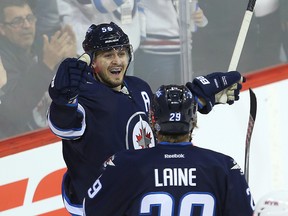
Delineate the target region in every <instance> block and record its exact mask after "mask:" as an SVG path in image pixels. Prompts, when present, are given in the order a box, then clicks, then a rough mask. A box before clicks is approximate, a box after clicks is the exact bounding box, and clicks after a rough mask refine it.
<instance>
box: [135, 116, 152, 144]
mask: <svg viewBox="0 0 288 216" xmlns="http://www.w3.org/2000/svg"><path fill="white" fill-rule="evenodd" d="M145 123H146V122H144V121H143V120H142V118H141V116H140V121H139V124H140V128H139V134H138V135H136V141H137V143H138V144H139V146H140V148H148V147H149V145H150V144H151V139H152V131H151V130H149V129H150V127H147V125H145Z"/></svg>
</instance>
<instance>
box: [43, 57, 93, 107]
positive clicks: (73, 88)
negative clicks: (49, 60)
mask: <svg viewBox="0 0 288 216" xmlns="http://www.w3.org/2000/svg"><path fill="white" fill-rule="evenodd" d="M92 73H93V72H92V69H91V68H90V67H88V66H87V63H86V62H84V61H81V60H78V59H76V58H67V59H65V60H64V61H63V62H62V63H61V64H60V66H59V67H58V70H57V73H56V75H55V76H54V78H53V80H52V82H51V83H50V86H49V94H50V97H51V99H52V100H53V102H55V103H56V104H58V105H77V96H78V94H79V92H80V87H81V85H82V84H85V83H86V82H87V81H88V80H89V79H91V78H92Z"/></svg>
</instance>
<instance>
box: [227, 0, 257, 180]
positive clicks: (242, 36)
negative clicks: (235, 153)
mask: <svg viewBox="0 0 288 216" xmlns="http://www.w3.org/2000/svg"><path fill="white" fill-rule="evenodd" d="M255 4H256V0H249V2H248V6H247V9H246V12H245V14H244V18H243V21H242V25H241V28H240V31H239V35H238V38H237V41H236V44H235V47H234V51H233V54H232V58H231V61H230V65H229V68H228V71H235V70H236V68H237V66H238V63H239V59H240V55H241V53H242V49H243V46H244V42H245V40H246V36H247V32H248V30H249V26H250V23H251V20H252V17H253V12H254V7H255ZM232 88H233V86H232ZM249 93H250V116H249V122H248V128H247V134H246V143H245V159H244V164H245V165H244V175H245V178H246V181H247V183H248V182H249V159H250V141H251V135H252V132H253V128H254V122H255V119H256V110H257V99H256V95H255V93H254V92H253V91H252V89H251V88H249Z"/></svg>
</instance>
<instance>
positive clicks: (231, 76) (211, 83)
mask: <svg viewBox="0 0 288 216" xmlns="http://www.w3.org/2000/svg"><path fill="white" fill-rule="evenodd" d="M242 82H245V78H244V77H242V76H241V74H240V73H239V72H237V71H232V72H228V73H227V72H226V73H223V72H215V73H212V74H209V75H207V76H199V77H196V78H195V79H194V80H193V81H192V83H191V82H188V83H187V84H186V86H187V87H188V88H189V89H190V91H191V92H192V93H193V94H194V95H196V96H197V97H198V104H199V112H201V113H203V114H207V113H209V112H210V111H211V110H212V108H213V106H214V105H215V104H219V103H228V104H230V105H231V104H233V103H234V101H235V100H239V93H240V89H241V88H242V85H241V83H242Z"/></svg>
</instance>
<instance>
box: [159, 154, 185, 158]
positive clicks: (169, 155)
mask: <svg viewBox="0 0 288 216" xmlns="http://www.w3.org/2000/svg"><path fill="white" fill-rule="evenodd" d="M164 158H185V155H184V154H164Z"/></svg>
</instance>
